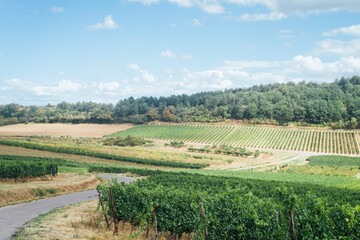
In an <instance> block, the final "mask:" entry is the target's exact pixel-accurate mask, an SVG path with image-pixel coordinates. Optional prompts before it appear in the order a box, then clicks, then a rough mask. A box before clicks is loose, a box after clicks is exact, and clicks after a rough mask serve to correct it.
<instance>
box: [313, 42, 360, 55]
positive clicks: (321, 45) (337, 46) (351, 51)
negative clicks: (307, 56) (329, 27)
mask: <svg viewBox="0 0 360 240" xmlns="http://www.w3.org/2000/svg"><path fill="white" fill-rule="evenodd" d="M313 53H314V54H315V55H333V56H334V55H335V56H360V39H353V40H350V41H340V40H333V39H326V40H323V41H320V42H317V43H316V44H315V47H314V49H313Z"/></svg>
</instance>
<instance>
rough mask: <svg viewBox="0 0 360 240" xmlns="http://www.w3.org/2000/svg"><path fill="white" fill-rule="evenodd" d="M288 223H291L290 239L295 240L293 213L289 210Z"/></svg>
mask: <svg viewBox="0 0 360 240" xmlns="http://www.w3.org/2000/svg"><path fill="white" fill-rule="evenodd" d="M290 223H291V239H292V240H295V239H296V232H295V220H294V211H293V210H292V209H290Z"/></svg>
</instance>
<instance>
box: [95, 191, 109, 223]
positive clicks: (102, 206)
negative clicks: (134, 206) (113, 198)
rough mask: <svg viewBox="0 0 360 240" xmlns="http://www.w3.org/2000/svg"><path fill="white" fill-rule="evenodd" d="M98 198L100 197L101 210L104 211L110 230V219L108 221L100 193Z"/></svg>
mask: <svg viewBox="0 0 360 240" xmlns="http://www.w3.org/2000/svg"><path fill="white" fill-rule="evenodd" d="M98 196H99V202H100V205H101V209H102V211H103V213H104V216H105V221H106V225H107V227H108V228H109V227H110V223H109V219H108V217H107V214H106V212H105V209H104V205H103V202H102V199H101V195H100V193H99V195H98Z"/></svg>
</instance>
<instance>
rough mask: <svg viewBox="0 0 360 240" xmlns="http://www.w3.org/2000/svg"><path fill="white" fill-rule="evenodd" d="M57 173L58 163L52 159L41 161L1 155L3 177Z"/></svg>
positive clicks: (0, 173) (38, 175) (0, 172)
mask: <svg viewBox="0 0 360 240" xmlns="http://www.w3.org/2000/svg"><path fill="white" fill-rule="evenodd" d="M57 173H58V165H57V164H55V163H54V162H53V161H50V160H48V161H46V160H44V161H39V159H36V158H30V159H27V158H25V157H18V156H15V157H14V156H4V155H0V178H1V179H11V178H16V179H19V178H26V177H41V176H45V175H53V176H54V175H56V174H57Z"/></svg>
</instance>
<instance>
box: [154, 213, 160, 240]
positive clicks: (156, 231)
mask: <svg viewBox="0 0 360 240" xmlns="http://www.w3.org/2000/svg"><path fill="white" fill-rule="evenodd" d="M155 210H156V207H154V211H153V216H154V228H155V237H154V240H156V239H157V238H158V237H159V233H158V229H157V220H156V214H155Z"/></svg>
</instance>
